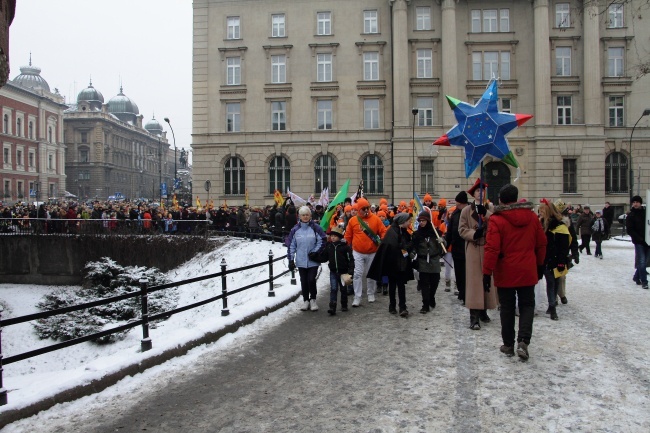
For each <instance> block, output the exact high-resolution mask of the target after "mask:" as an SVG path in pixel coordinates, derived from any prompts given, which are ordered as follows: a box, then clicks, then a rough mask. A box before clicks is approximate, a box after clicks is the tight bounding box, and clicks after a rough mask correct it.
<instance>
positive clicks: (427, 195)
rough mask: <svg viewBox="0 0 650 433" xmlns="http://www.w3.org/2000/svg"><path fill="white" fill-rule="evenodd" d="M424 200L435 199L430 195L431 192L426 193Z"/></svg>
mask: <svg viewBox="0 0 650 433" xmlns="http://www.w3.org/2000/svg"><path fill="white" fill-rule="evenodd" d="M422 201H433V198H431V195H429V193H426V194H425V195H424V199H423V200H422Z"/></svg>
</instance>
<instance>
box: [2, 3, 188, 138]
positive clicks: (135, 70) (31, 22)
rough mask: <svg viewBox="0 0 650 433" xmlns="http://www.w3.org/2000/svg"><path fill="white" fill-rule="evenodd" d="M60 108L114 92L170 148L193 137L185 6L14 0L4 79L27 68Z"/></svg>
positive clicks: (113, 94) (106, 96)
mask: <svg viewBox="0 0 650 433" xmlns="http://www.w3.org/2000/svg"><path fill="white" fill-rule="evenodd" d="M30 52H31V53H32V65H33V66H38V67H39V68H41V76H42V77H43V78H44V79H45V80H46V81H47V82H48V84H49V85H50V89H51V90H52V91H54V88H58V89H59V92H60V93H61V94H62V95H63V96H65V98H66V102H75V101H76V99H77V94H78V93H79V92H80V91H81V90H83V89H84V88H86V87H87V86H88V83H89V81H90V78H91V77H92V83H93V87H95V88H96V89H97V90H99V91H100V92H102V94H103V95H104V102H108V101H109V100H110V99H111V98H112V97H114V96H115V95H117V94H118V93H119V91H120V82H121V83H122V86H123V88H124V94H125V95H126V96H128V97H129V98H131V100H132V101H134V102H135V103H136V104H137V105H138V107H139V109H140V114H142V115H143V116H144V118H143V126H144V124H145V123H146V122H147V121H149V120H150V119H151V118H152V117H153V116H154V115H155V117H156V119H157V120H158V121H159V122H160V123H161V124H162V125H163V128H164V129H165V130H166V131H168V133H167V138H168V139H169V142H170V144H173V140H172V134H171V132H170V131H169V125H168V124H167V123H165V122H164V120H163V119H164V118H165V117H168V118H169V119H170V121H171V124H172V127H173V128H174V133H175V134H176V146H177V147H179V148H181V147H187V148H189V146H190V143H191V140H192V139H191V133H192V123H191V122H192V1H191V0H101V1H100V0H19V1H18V2H17V5H16V17H15V19H14V21H13V24H12V25H11V28H10V50H9V55H10V63H11V75H10V78H11V79H13V78H15V77H16V76H17V75H18V74H20V67H21V66H25V65H27V64H28V63H29V53H30Z"/></svg>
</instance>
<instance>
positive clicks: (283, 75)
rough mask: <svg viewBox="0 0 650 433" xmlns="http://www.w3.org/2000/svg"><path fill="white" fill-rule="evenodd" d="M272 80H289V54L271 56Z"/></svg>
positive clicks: (276, 81)
mask: <svg viewBox="0 0 650 433" xmlns="http://www.w3.org/2000/svg"><path fill="white" fill-rule="evenodd" d="M271 82H272V83H286V82H287V56H286V55H284V54H280V55H277V56H271Z"/></svg>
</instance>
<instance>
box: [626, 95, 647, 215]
mask: <svg viewBox="0 0 650 433" xmlns="http://www.w3.org/2000/svg"><path fill="white" fill-rule="evenodd" d="M648 115H650V108H646V109H645V110H643V113H641V117H639V120H637V121H636V123H635V124H634V126H633V127H632V132H631V133H630V203H632V196H633V195H634V165H633V163H632V136H633V135H634V129H635V128H636V125H638V124H639V122H640V121H641V119H643V118H644V117H645V116H648ZM639 183H641V182H639ZM636 188H637V191H636V193H637V195H638V194H639V185H637V187H636Z"/></svg>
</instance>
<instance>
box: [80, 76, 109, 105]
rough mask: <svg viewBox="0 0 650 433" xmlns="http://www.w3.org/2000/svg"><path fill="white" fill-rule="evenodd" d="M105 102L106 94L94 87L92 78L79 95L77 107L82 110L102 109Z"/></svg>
mask: <svg viewBox="0 0 650 433" xmlns="http://www.w3.org/2000/svg"><path fill="white" fill-rule="evenodd" d="M103 104H104V95H102V92H100V91H99V90H97V89H95V88H94V87H93V81H92V80H90V84H89V85H88V87H86V88H85V89H83V90H82V91H81V92H79V94H78V95H77V107H78V109H79V110H80V111H87V110H90V111H102V105H103Z"/></svg>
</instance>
